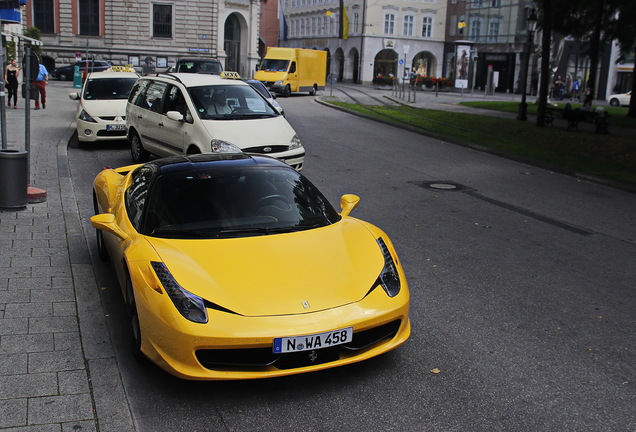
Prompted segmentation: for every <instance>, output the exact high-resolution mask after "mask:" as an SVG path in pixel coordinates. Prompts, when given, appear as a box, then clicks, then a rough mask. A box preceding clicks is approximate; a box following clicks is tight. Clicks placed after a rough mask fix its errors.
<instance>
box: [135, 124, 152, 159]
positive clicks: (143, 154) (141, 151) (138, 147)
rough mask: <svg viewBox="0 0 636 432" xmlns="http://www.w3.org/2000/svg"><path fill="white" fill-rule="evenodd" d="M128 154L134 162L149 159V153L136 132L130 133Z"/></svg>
mask: <svg viewBox="0 0 636 432" xmlns="http://www.w3.org/2000/svg"><path fill="white" fill-rule="evenodd" d="M130 155H131V156H132V160H133V161H134V162H135V163H144V162H148V160H149V159H150V153H149V152H148V151H147V150H146V149H145V148H144V146H143V144H142V143H141V138H139V135H138V134H137V133H136V132H132V133H131V134H130Z"/></svg>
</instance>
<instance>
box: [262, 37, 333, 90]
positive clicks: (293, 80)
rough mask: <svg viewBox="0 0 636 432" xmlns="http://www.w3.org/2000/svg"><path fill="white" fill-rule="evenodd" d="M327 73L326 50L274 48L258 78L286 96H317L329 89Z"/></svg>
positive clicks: (271, 49)
mask: <svg viewBox="0 0 636 432" xmlns="http://www.w3.org/2000/svg"><path fill="white" fill-rule="evenodd" d="M326 75H327V52H326V51H318V50H310V49H301V48H278V47H270V48H269V49H268V50H267V54H265V58H264V59H263V61H262V62H261V65H260V67H259V69H258V71H257V72H256V74H255V75H254V79H257V80H259V81H261V82H263V83H264V84H265V85H266V86H267V87H268V88H269V89H270V90H271V91H273V92H276V93H281V94H282V95H283V96H289V95H290V94H292V92H293V93H296V92H309V94H310V95H314V94H315V93H316V91H318V90H324V89H325V77H326Z"/></svg>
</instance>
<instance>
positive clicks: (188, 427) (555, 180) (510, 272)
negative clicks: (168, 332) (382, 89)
mask: <svg viewBox="0 0 636 432" xmlns="http://www.w3.org/2000/svg"><path fill="white" fill-rule="evenodd" d="M278 101H279V102H280V103H281V105H283V107H284V108H285V112H286V114H287V118H288V120H289V121H290V123H291V124H292V126H294V128H295V129H296V131H297V132H298V133H299V135H300V137H301V139H302V141H303V144H304V145H305V147H306V150H307V157H306V161H305V168H304V170H303V173H304V174H305V175H306V176H307V177H309V178H310V179H311V180H312V181H313V182H314V183H315V184H316V185H317V186H318V187H319V188H320V189H321V190H322V191H323V192H324V193H325V194H326V196H327V197H328V198H329V199H330V200H331V202H332V203H333V204H334V205H336V206H337V205H338V202H339V197H340V195H342V194H344V193H355V194H358V195H359V196H360V197H361V198H362V201H361V203H360V206H359V207H358V208H357V209H356V210H354V213H353V215H354V216H356V217H359V218H362V219H366V220H368V221H370V222H373V223H375V224H377V225H378V226H380V227H381V228H383V229H384V230H385V231H386V232H387V233H388V234H389V236H390V237H391V238H392V240H393V242H394V243H395V245H396V248H397V250H398V253H399V254H400V258H401V260H402V263H403V265H404V267H405V271H406V274H407V277H408V281H409V284H410V289H411V296H412V309H411V319H412V327H413V333H412V337H411V339H410V340H409V341H408V342H407V343H406V344H405V345H404V346H402V347H401V348H399V349H398V350H396V351H393V352H391V353H389V354H388V355H384V356H382V357H379V358H375V359H372V360H370V361H366V362H363V363H359V364H357V365H353V366H349V367H344V368H339V369H332V370H329V371H323V372H319V373H314V374H306V375H299V376H294V377H288V378H282V379H269V380H257V381H246V382H212V383H206V382H203V383H201V382H187V381H180V380H178V379H176V378H172V377H171V376H169V375H167V374H165V373H163V372H162V371H160V370H158V369H157V368H156V367H154V366H152V365H149V364H139V363H137V362H135V361H134V360H133V358H132V356H131V355H130V353H129V352H128V347H127V338H126V329H125V325H124V323H125V319H124V314H123V302H122V300H121V296H120V295H119V293H118V288H117V287H116V282H115V279H114V277H113V275H112V273H111V271H110V268H109V266H108V264H105V263H102V262H100V261H99V260H98V259H97V257H96V254H95V256H93V262H94V267H95V272H96V275H97V280H98V283H99V286H100V287H101V297H102V303H103V306H104V313H105V314H106V316H107V320H108V324H109V328H110V331H111V337H112V339H113V343H114V344H115V351H116V353H117V359H118V363H119V370H120V373H121V375H122V378H123V382H124V385H125V388H126V394H127V397H128V400H129V405H130V409H131V412H132V414H133V417H134V419H135V421H136V426H137V430H138V431H142V432H146V431H153V432H161V431H189V432H196V431H266V430H267V431H270V430H290V431H336V430H337V431H340V430H352V431H359V430H368V431H380V430H382V431H482V430H488V431H531V430H532V431H582V430H606V431H628V430H636V410H635V409H634V407H636V282H635V281H636V265H634V263H635V262H636V220H635V218H634V215H636V196H635V195H633V194H629V193H626V192H622V191H619V190H615V189H611V188H608V187H605V186H602V185H598V184H593V183H588V182H585V181H580V180H577V179H574V178H570V177H567V176H563V175H560V174H555V173H552V172H548V171H545V170H542V169H539V168H534V167H532V166H528V165H524V164H520V163H518V162H512V161H508V160H506V159H502V158H499V157H496V156H492V155H488V154H483V153H480V152H477V151H474V150H469V149H466V148H463V147H459V146H455V145H452V144H448V143H444V142H441V141H438V140H434V139H430V138H427V137H424V136H421V135H417V134H414V133H411V132H407V131H403V130H400V129H396V128H393V127H388V126H385V125H382V124H379V123H374V122H372V121H368V120H364V119H359V118H356V117H353V116H350V115H348V114H344V113H342V112H340V111H336V110H333V109H330V108H328V107H324V106H322V105H320V104H318V103H316V102H315V101H314V99H313V98H312V97H308V96H294V97H290V98H287V99H285V98H279V99H278ZM68 155H69V163H70V166H71V174H72V177H73V184H74V187H75V189H76V195H77V197H78V200H80V203H79V204H80V212H81V215H82V216H83V218H84V219H83V220H84V226H85V230H86V232H87V233H88V234H89V236H88V239H87V240H88V242H89V246H90V247H91V251H92V253H94V252H95V248H94V246H95V240H94V237H93V235H92V232H93V231H92V229H91V228H90V226H89V223H88V218H89V217H90V215H91V214H92V202H91V182H92V179H93V178H94V176H95V174H96V173H97V172H98V171H99V169H100V168H101V167H102V166H104V165H110V166H120V165H127V164H130V163H131V159H130V155H129V152H128V148H127V146H126V145H121V144H114V143H111V144H107V145H97V146H93V147H91V148H78V147H77V143H76V142H71V144H70V148H69V153H68ZM431 183H433V187H430V184H431ZM246 265H248V264H246ZM434 370H435V371H436V372H439V373H433V372H432V371H434Z"/></svg>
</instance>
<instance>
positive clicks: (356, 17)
mask: <svg viewBox="0 0 636 432" xmlns="http://www.w3.org/2000/svg"><path fill="white" fill-rule="evenodd" d="M359 25H360V14H359V13H358V12H356V13H354V14H353V32H354V33H355V34H358V33H360V27H359Z"/></svg>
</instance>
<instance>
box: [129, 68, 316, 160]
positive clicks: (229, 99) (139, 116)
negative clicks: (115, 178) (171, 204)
mask: <svg viewBox="0 0 636 432" xmlns="http://www.w3.org/2000/svg"><path fill="white" fill-rule="evenodd" d="M126 125H127V131H128V132H127V133H128V141H129V142H130V150H131V155H132V159H133V161H134V162H135V163H143V162H146V161H147V160H148V159H149V158H150V155H151V154H153V155H156V156H160V157H166V156H173V155H180V154H196V153H210V152H220V153H237V152H244V153H256V154H264V155H268V156H272V157H275V158H277V159H279V160H282V161H283V162H285V163H287V164H288V165H291V166H292V167H294V168H295V169H296V170H301V169H302V167H303V162H304V159H305V149H304V147H303V146H302V144H301V142H300V139H299V138H298V135H297V134H296V132H295V131H294V129H293V128H292V127H291V125H290V124H289V123H288V122H287V120H285V117H284V116H283V115H281V114H280V113H279V112H278V111H277V110H276V108H274V107H273V106H272V105H271V104H270V103H269V102H268V101H267V100H266V99H265V98H264V97H263V96H262V95H261V94H260V93H258V92H257V91H256V90H254V89H253V88H252V87H251V86H250V85H249V84H247V83H246V82H243V81H241V79H240V76H239V75H238V74H237V73H236V72H223V73H221V75H220V76H217V75H201V74H188V73H164V74H157V75H154V76H145V77H142V78H140V79H139V80H138V81H137V83H136V84H135V86H134V88H133V90H132V92H131V94H130V98H129V99H128V105H127V108H126Z"/></svg>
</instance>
